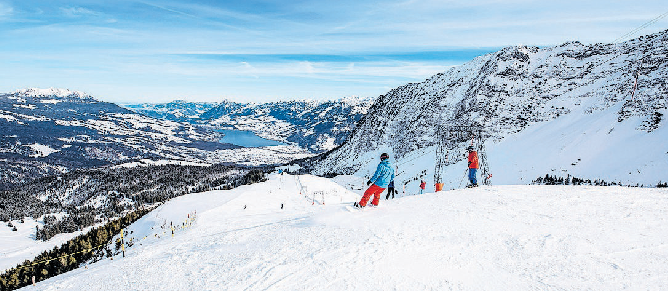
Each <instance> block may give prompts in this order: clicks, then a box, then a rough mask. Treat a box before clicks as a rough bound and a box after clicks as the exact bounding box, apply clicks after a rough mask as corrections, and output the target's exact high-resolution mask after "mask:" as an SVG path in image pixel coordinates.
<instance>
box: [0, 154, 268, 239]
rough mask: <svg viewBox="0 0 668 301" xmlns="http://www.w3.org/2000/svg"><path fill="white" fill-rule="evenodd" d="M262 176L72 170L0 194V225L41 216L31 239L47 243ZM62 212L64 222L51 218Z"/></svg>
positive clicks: (192, 170) (218, 169)
mask: <svg viewBox="0 0 668 301" xmlns="http://www.w3.org/2000/svg"><path fill="white" fill-rule="evenodd" d="M263 177H264V173H263V170H262V169H258V168H256V169H254V170H251V169H250V168H248V167H243V166H236V165H229V164H228V165H223V164H217V165H212V166H182V165H163V166H144V167H134V168H103V169H94V170H81V171H74V172H71V173H68V174H64V175H60V176H49V177H44V178H40V179H37V180H35V181H33V182H31V183H30V184H27V185H24V186H22V187H21V188H17V189H13V190H8V191H0V221H3V222H10V221H17V220H18V221H23V219H24V218H25V217H32V218H34V219H38V218H40V217H43V219H44V226H43V227H42V228H38V229H36V233H35V239H40V240H48V239H50V238H51V237H53V236H54V235H57V234H59V233H72V232H74V231H77V230H80V229H82V228H85V227H87V226H90V225H93V224H95V223H100V222H105V221H107V220H109V219H112V218H117V217H119V216H122V215H123V214H124V213H126V212H128V211H133V210H137V209H138V208H141V207H143V206H145V205H151V204H155V203H158V202H164V201H166V200H169V199H171V198H174V197H177V196H181V195H184V194H188V193H196V192H202V191H208V190H214V189H230V188H232V187H237V186H239V185H244V184H247V183H253V182H257V181H259V180H260V179H262V178H263ZM62 213H64V217H62V218H60V219H56V218H54V215H56V214H62Z"/></svg>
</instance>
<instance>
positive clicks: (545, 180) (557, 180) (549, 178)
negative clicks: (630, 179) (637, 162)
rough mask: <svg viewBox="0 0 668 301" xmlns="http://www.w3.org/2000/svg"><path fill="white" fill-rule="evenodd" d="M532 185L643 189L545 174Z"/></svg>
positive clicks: (641, 185) (637, 185)
mask: <svg viewBox="0 0 668 301" xmlns="http://www.w3.org/2000/svg"><path fill="white" fill-rule="evenodd" d="M531 184H532V185H590V186H628V187H645V185H643V184H635V185H623V184H622V182H620V181H617V182H614V181H613V182H608V181H605V180H600V179H597V180H594V181H592V180H589V179H581V178H578V177H574V176H571V175H567V176H566V177H565V178H564V177H559V176H556V175H550V174H545V177H538V178H537V179H535V180H533V181H531ZM667 186H668V185H667V184H666V183H661V181H659V183H658V184H657V185H656V187H657V188H662V187H667Z"/></svg>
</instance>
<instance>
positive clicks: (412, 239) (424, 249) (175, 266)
mask: <svg viewBox="0 0 668 301" xmlns="http://www.w3.org/2000/svg"><path fill="white" fill-rule="evenodd" d="M335 181H336V182H338V183H340V185H339V184H337V183H335V182H332V181H331V180H328V179H323V178H318V177H314V176H299V177H297V176H291V175H284V176H279V175H272V176H271V178H270V180H269V181H267V182H264V183H259V184H254V185H251V186H243V187H240V188H237V189H234V190H230V191H214V192H206V193H200V194H191V195H186V196H183V197H179V198H176V199H173V200H171V201H170V202H168V203H166V204H164V205H163V206H161V207H160V208H158V209H156V210H154V211H152V212H151V213H149V214H148V215H146V216H144V217H143V218H142V219H140V220H138V221H137V222H135V223H134V224H132V225H131V226H130V227H129V228H128V229H127V232H126V233H131V234H129V235H128V236H126V241H127V240H133V241H134V245H133V246H132V247H130V248H128V249H126V254H125V258H123V257H121V256H120V255H117V256H115V257H114V258H113V260H111V259H109V258H108V259H105V260H102V261H99V262H97V263H93V264H89V265H88V266H87V268H79V269H77V270H74V271H71V272H68V273H66V274H63V275H59V276H56V277H54V278H51V279H48V280H45V281H43V282H39V283H37V285H36V286H34V287H33V286H28V287H25V288H24V290H169V291H172V290H666V289H668V286H666V284H667V283H668V248H666V245H668V237H667V236H666V235H665V233H667V232H668V223H667V222H666V220H665V216H666V214H667V213H668V203H666V200H667V199H668V190H666V189H648V188H644V189H643V188H624V187H569V186H491V187H480V188H476V189H464V190H452V191H445V192H439V193H429V194H425V195H403V194H400V196H401V197H399V198H397V199H394V200H383V201H381V205H380V206H379V207H377V208H366V209H364V210H363V211H352V212H351V211H349V210H347V209H345V205H346V204H349V203H352V202H353V201H356V200H358V198H359V195H357V194H356V193H353V192H351V190H350V189H351V188H352V191H355V192H357V193H359V191H360V190H357V189H362V187H361V186H360V184H361V183H363V182H364V179H359V178H355V177H350V176H346V177H337V178H336V179H335ZM358 183H359V184H358ZM300 191H301V193H300ZM316 191H323V192H324V199H323V198H322V197H321V196H320V195H318V194H316V198H315V200H314V199H313V196H314V192H316ZM323 200H324V205H323V204H321V203H322V202H323ZM281 206H282V207H283V208H281ZM194 213H196V215H195V216H196V218H195V219H194V223H193V224H192V225H191V226H189V227H183V228H182V227H180V225H182V224H183V223H185V222H189V221H188V220H187V218H188V214H194ZM170 223H173V224H175V225H179V227H177V229H178V230H177V231H176V232H175V234H174V236H173V237H172V235H171V231H169V230H168V229H167V228H169V225H170ZM165 225H166V227H165Z"/></svg>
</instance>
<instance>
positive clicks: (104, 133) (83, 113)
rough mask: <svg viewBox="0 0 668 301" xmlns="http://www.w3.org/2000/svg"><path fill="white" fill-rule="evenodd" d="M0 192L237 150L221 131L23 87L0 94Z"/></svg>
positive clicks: (75, 95) (62, 91)
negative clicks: (80, 173)
mask: <svg viewBox="0 0 668 301" xmlns="http://www.w3.org/2000/svg"><path fill="white" fill-rule="evenodd" d="M0 129H1V130H0V133H1V134H0V188H3V187H5V186H6V185H8V184H11V183H14V184H17V183H22V182H25V181H27V180H30V179H33V178H38V177H40V176H43V175H50V174H58V173H62V172H66V171H69V170H73V169H79V168H91V167H99V166H104V165H109V164H115V163H121V162H128V161H133V160H139V159H151V158H153V159H171V160H185V161H191V162H207V153H210V152H213V151H216V150H227V149H235V148H239V147H238V146H235V145H230V144H223V143H220V142H218V141H219V140H220V138H221V135H220V134H219V133H216V132H214V131H210V130H206V129H203V128H201V127H197V126H193V125H191V124H187V123H177V122H173V121H167V120H160V119H155V118H149V117H146V116H143V115H140V114H137V113H134V112H132V111H130V110H128V109H125V108H121V107H119V106H117V105H115V104H112V103H107V102H102V101H98V100H97V99H95V98H93V97H92V96H90V95H87V94H85V93H82V92H76V91H70V90H65V89H23V90H19V91H16V92H14V93H9V94H0Z"/></svg>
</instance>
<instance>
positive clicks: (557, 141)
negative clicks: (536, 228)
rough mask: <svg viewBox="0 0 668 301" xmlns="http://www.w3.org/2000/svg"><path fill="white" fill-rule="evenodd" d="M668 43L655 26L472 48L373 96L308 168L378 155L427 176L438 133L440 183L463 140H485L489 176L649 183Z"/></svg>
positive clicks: (408, 174) (664, 98) (654, 176)
mask: <svg viewBox="0 0 668 301" xmlns="http://www.w3.org/2000/svg"><path fill="white" fill-rule="evenodd" d="M667 45H668V31H664V32H661V33H658V34H654V35H649V36H643V37H640V38H637V39H634V40H630V41H627V42H624V43H620V44H594V45H583V44H581V43H578V42H569V43H565V44H563V45H560V46H556V47H548V48H538V47H525V46H518V47H508V48H504V49H502V50H501V51H498V52H495V53H490V54H487V55H485V56H481V57H478V58H476V59H474V60H472V61H470V62H468V63H465V64H463V65H461V66H457V67H453V68H451V69H450V70H447V71H446V72H444V73H439V74H437V75H435V76H433V77H431V78H429V79H427V80H425V81H423V82H420V83H411V84H407V85H405V86H401V87H398V88H396V89H393V90H391V91H390V92H389V93H387V94H385V95H381V96H380V97H378V98H377V99H376V100H375V102H374V104H373V106H372V107H371V108H370V109H369V113H368V114H367V115H366V116H365V117H363V118H362V119H361V120H360V121H359V123H358V124H357V127H356V128H355V130H354V131H353V133H352V134H351V135H350V138H349V139H348V140H347V141H346V142H345V143H344V144H343V145H342V146H341V147H339V148H338V149H335V150H334V151H332V152H331V153H329V154H327V156H325V157H324V158H321V159H319V160H318V161H317V162H313V166H312V167H313V171H314V172H315V173H316V174H331V173H339V174H357V175H359V176H368V175H369V174H371V173H372V172H373V169H374V168H375V165H376V164H377V160H378V156H379V155H380V153H382V152H388V153H390V155H391V157H392V160H394V161H395V163H397V165H398V175H399V182H401V183H402V184H407V185H418V184H416V182H418V178H419V177H420V176H423V177H424V178H425V179H427V180H429V181H430V182H431V183H432V184H430V185H433V182H432V181H433V179H434V173H435V166H436V162H437V160H438V159H439V158H437V157H436V153H437V152H438V151H437V149H438V143H437V141H439V139H441V138H442V139H443V140H442V141H443V145H444V148H442V150H443V152H442V153H443V156H440V158H441V159H442V161H443V162H444V163H443V166H445V168H444V169H443V171H442V173H441V175H442V176H443V177H444V180H443V181H444V182H445V184H446V189H447V188H456V187H461V185H462V184H461V183H462V180H461V179H462V177H463V176H462V173H463V172H464V171H465V170H466V166H465V164H466V162H464V160H465V159H464V158H465V157H464V156H465V154H464V148H465V147H466V146H468V145H470V144H471V143H472V142H473V143H474V144H475V146H476V147H477V148H478V149H481V148H482V147H483V146H484V148H485V154H486V157H487V158H486V159H487V161H486V165H487V166H488V167H489V173H491V174H492V175H493V177H492V178H491V180H492V182H493V183H496V184H526V183H530V182H531V181H532V180H535V179H536V178H538V177H539V176H544V175H545V174H553V175H560V176H563V177H566V176H567V175H568V174H570V175H572V176H577V177H580V178H588V179H591V180H594V179H605V180H607V181H614V182H618V181H619V182H622V183H623V184H636V183H638V184H644V185H655V184H657V183H658V181H660V180H663V181H665V180H666V179H668V176H667V175H666V173H665V170H667V169H668V127H666V122H665V118H666V117H665V116H666V114H668V110H667V107H668V58H667V55H668V48H667ZM636 75H638V76H637V88H634V84H635V81H636ZM457 126H479V127H480V129H481V130H482V131H483V133H482V134H483V137H482V138H483V139H480V137H476V138H475V139H473V140H474V141H472V139H471V137H472V136H471V133H468V132H464V133H462V132H458V131H457ZM439 128H441V129H442V133H441V134H439V130H438V129H439ZM460 129H461V127H460ZM458 134H461V135H458ZM439 137H440V138H439ZM481 140H482V141H481ZM446 155H447V158H446Z"/></svg>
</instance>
